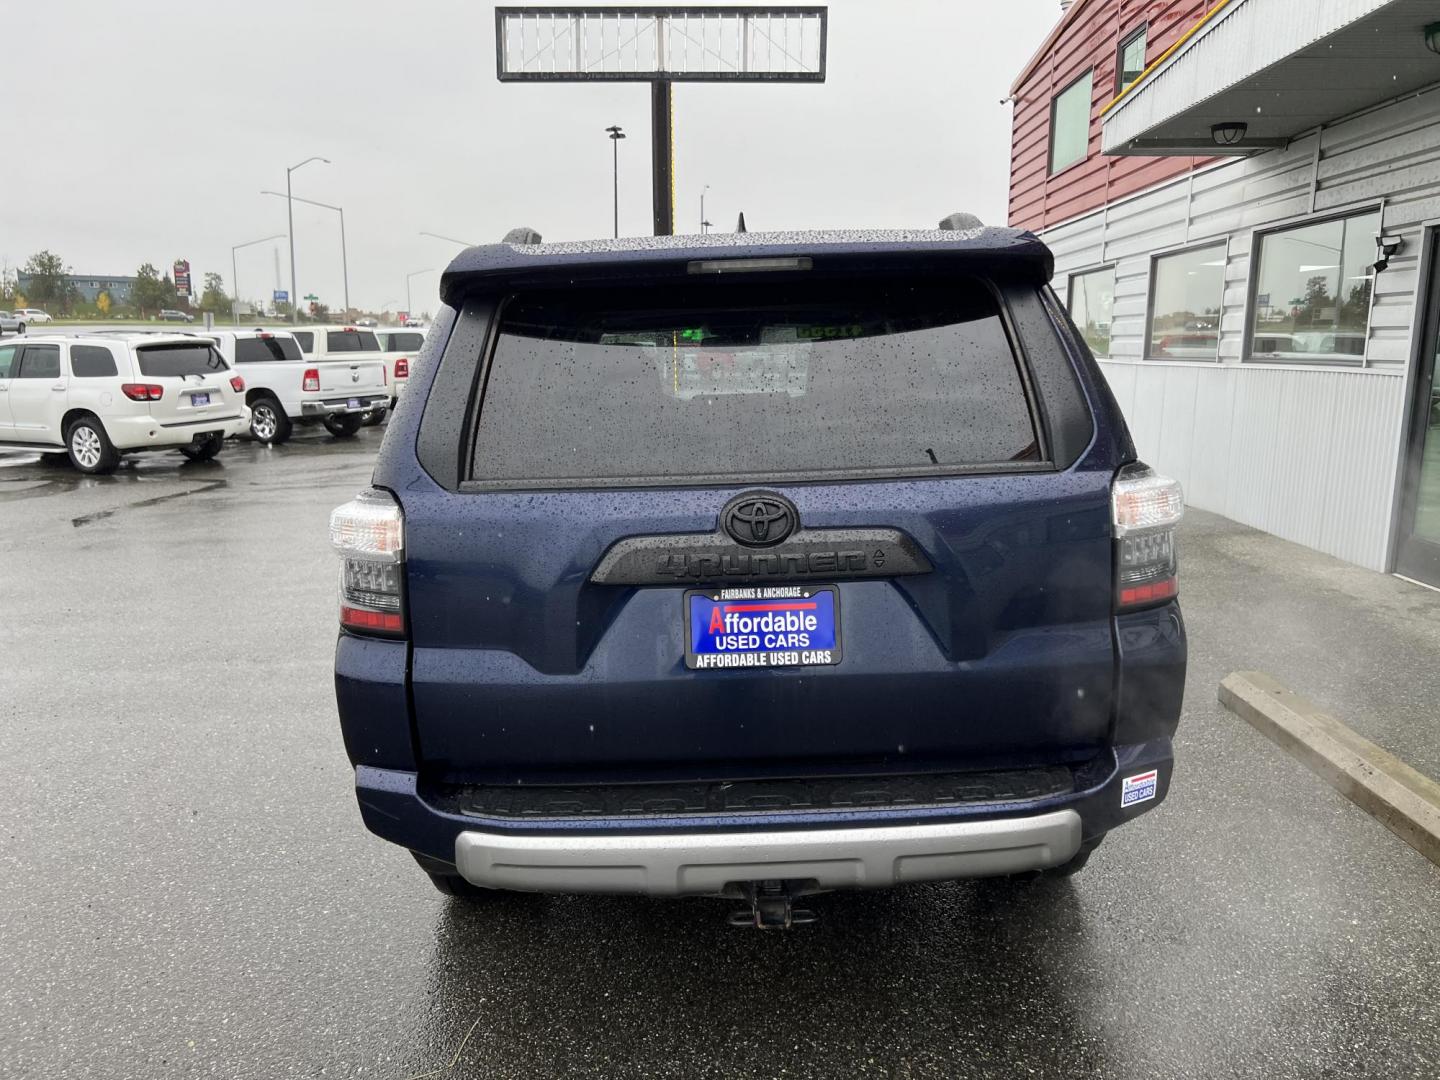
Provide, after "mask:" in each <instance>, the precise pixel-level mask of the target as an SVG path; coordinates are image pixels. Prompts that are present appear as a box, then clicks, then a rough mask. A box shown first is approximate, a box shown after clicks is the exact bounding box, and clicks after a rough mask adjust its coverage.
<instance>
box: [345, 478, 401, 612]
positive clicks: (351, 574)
mask: <svg viewBox="0 0 1440 1080" xmlns="http://www.w3.org/2000/svg"><path fill="white" fill-rule="evenodd" d="M330 543H331V544H333V545H334V546H335V550H336V551H338V552H339V553H340V625H341V626H342V627H344V628H345V629H346V630H352V631H355V632H357V633H362V634H379V635H381V636H384V637H403V636H404V635H405V520H404V518H403V517H402V516H401V513H400V507H399V505H398V504H397V503H396V502H395V500H394V499H393V498H392V497H391V496H390V494H389V493H388V492H385V491H380V490H378V489H375V488H372V489H370V490H369V491H362V492H361V493H360V494H359V495H357V496H355V498H354V499H352V500H351V501H350V502H348V503H346V504H345V505H344V506H341V507H339V508H338V509H336V510H335V512H334V513H332V514H331V515H330Z"/></svg>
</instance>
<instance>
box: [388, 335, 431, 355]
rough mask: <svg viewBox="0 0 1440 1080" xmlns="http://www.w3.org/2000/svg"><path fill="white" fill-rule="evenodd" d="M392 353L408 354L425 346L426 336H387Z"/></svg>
mask: <svg viewBox="0 0 1440 1080" xmlns="http://www.w3.org/2000/svg"><path fill="white" fill-rule="evenodd" d="M386 337H388V338H389V351H390V352H408V351H413V350H415V349H418V348H420V346H422V345H424V344H425V335H424V334H387V335H386Z"/></svg>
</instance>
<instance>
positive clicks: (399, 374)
mask: <svg viewBox="0 0 1440 1080" xmlns="http://www.w3.org/2000/svg"><path fill="white" fill-rule="evenodd" d="M409 377H410V361H409V360H408V359H407V358H405V357H403V356H402V357H400V359H399V360H396V361H395V378H397V379H408V378H409Z"/></svg>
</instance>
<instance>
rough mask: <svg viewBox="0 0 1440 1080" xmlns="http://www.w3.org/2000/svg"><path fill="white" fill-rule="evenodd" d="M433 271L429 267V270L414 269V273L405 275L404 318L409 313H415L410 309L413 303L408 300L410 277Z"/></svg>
mask: <svg viewBox="0 0 1440 1080" xmlns="http://www.w3.org/2000/svg"><path fill="white" fill-rule="evenodd" d="M434 272H435V270H434V268H433V267H431V268H430V269H429V270H416V271H415V272H414V273H411V274H406V275H405V318H407V319H408V318H410V316H411V315H413V314H415V312H414V311H412V310H411V308H412V307H413V304H412V302H411V300H410V279H411V278H417V277H419V276H420V275H421V274H433V273H434Z"/></svg>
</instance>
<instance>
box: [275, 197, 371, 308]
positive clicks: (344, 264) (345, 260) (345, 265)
mask: <svg viewBox="0 0 1440 1080" xmlns="http://www.w3.org/2000/svg"><path fill="white" fill-rule="evenodd" d="M260 194H261V195H279V196H280V198H282V199H283V198H285V197H286V196H284V195H280V192H278V191H262V192H260ZM290 198H292V199H294V200H295V201H296V202H303V203H306V204H307V205H309V206H323V207H324V208H325V209H326V210H334V211H335V212H336V213H337V214H339V215H340V272H341V274H343V275H344V280H345V310H346V311H347V312H348V311H349V310H350V260H349V257H348V256H347V255H346V254H345V210H344V208H343V207H339V206H331V205H330V204H329V203H325V202H316V201H315V200H314V199H302V198H301V197H300V196H299V195H292V196H290Z"/></svg>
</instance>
